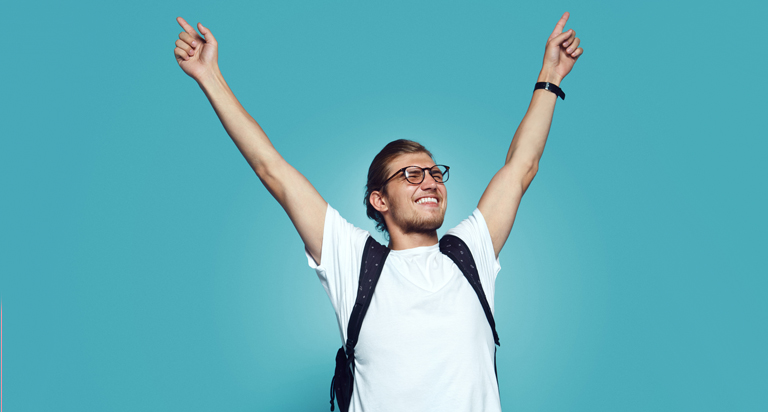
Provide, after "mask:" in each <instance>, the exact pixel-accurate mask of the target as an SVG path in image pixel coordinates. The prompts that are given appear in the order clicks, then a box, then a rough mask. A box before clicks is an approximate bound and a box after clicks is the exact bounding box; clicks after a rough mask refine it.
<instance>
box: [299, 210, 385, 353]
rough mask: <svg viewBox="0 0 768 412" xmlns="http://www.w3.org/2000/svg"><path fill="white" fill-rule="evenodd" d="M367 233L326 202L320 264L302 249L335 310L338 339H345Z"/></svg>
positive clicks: (368, 234)
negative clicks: (339, 333) (339, 336)
mask: <svg viewBox="0 0 768 412" xmlns="http://www.w3.org/2000/svg"><path fill="white" fill-rule="evenodd" d="M368 236H370V233H368V232H367V231H365V230H362V229H360V228H357V227H355V226H354V225H352V224H351V223H349V222H347V221H346V220H345V219H344V218H342V217H341V215H339V212H337V211H336V209H334V208H332V207H331V205H328V209H327V210H326V212H325V225H324V228H323V245H322V251H321V252H320V264H319V265H318V264H317V262H315V259H314V258H313V257H312V255H311V254H309V252H308V251H306V250H305V253H306V255H307V263H308V264H309V267H311V268H312V269H314V270H315V272H317V277H318V278H320V283H321V284H322V285H323V288H324V289H325V292H326V293H327V294H328V298H329V299H330V300H331V305H332V306H333V309H334V311H335V312H336V319H337V320H338V322H339V331H340V332H341V339H342V342H345V341H346V338H347V324H348V323H349V316H350V314H351V313H352V307H353V306H354V305H355V299H357V284H358V278H359V275H360V261H361V260H362V258H363V249H364V248H365V241H366V240H368Z"/></svg>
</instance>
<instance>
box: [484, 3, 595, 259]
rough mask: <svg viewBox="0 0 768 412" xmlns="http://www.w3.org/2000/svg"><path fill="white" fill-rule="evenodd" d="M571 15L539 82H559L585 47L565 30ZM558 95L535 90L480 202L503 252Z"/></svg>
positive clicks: (561, 24) (550, 45)
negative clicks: (504, 157) (500, 164)
mask: <svg viewBox="0 0 768 412" xmlns="http://www.w3.org/2000/svg"><path fill="white" fill-rule="evenodd" d="M569 16H570V15H569V14H568V13H567V12H566V13H565V14H563V17H561V18H560V21H558V22H557V25H556V26H555V29H554V30H553V31H552V34H551V35H550V36H549V38H548V39H547V46H546V49H545V51H544V64H543V65H542V68H541V72H540V73H539V78H538V80H537V82H549V83H552V84H554V85H556V86H559V85H560V82H561V81H562V80H563V79H564V78H565V76H566V75H567V74H568V73H569V72H570V71H571V69H572V68H573V65H574V63H576V60H577V59H578V58H579V56H581V54H582V53H583V52H584V50H583V49H582V48H581V47H579V39H578V38H577V37H576V32H574V31H573V30H572V29H571V30H568V31H565V32H564V31H563V29H564V28H565V23H566V22H567V21H568V17H569ZM556 101H557V96H556V95H555V94H554V93H552V92H550V91H547V90H543V89H539V90H536V91H534V92H533V97H532V98H531V104H530V105H529V106H528V111H527V112H526V113H525V117H523V120H522V122H520V126H518V128H517V131H516V132H515V136H514V137H513V138H512V143H511V144H510V145H509V151H508V152H507V159H506V162H505V163H504V166H503V167H502V168H501V170H499V171H498V172H497V173H496V175H495V176H494V177H493V179H491V183H490V184H489V185H488V187H487V188H486V189H485V192H484V193H483V196H482V197H481V198H480V203H479V204H478V205H477V207H478V209H480V212H481V213H482V214H483V217H484V218H485V220H486V223H487V224H488V229H489V230H490V232H491V240H492V241H493V249H494V250H495V252H496V256H499V252H501V248H502V247H503V246H504V243H505V242H506V241H507V238H508V237H509V232H510V231H511V230H512V225H513V224H514V223H515V215H516V214H517V209H518V207H519V206H520V200H521V199H522V198H523V194H524V193H525V191H526V190H528V186H530V184H531V182H532V181H533V178H534V176H536V172H537V171H538V169H539V159H541V155H542V153H543V152H544V145H545V144H546V143H547V135H549V127H550V125H551V124H552V115H553V113H554V112H555V102H556Z"/></svg>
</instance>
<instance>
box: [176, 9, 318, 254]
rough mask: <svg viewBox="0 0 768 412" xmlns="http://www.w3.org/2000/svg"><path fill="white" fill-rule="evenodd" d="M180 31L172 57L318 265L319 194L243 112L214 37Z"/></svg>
mask: <svg viewBox="0 0 768 412" xmlns="http://www.w3.org/2000/svg"><path fill="white" fill-rule="evenodd" d="M177 21H178V22H179V24H180V25H181V27H182V28H183V29H184V32H182V33H180V34H179V40H177V41H176V46H177V47H176V49H175V50H174V54H175V56H176V60H177V62H178V63H179V66H180V67H181V69H182V70H184V72H185V73H187V74H188V75H189V76H190V77H192V78H193V79H195V80H196V81H197V83H198V84H199V85H200V88H201V89H202V90H203V92H204V93H205V95H206V96H207V97H208V100H209V101H210V102H211V105H212V106H213V109H214V110H215V111H216V114H217V115H218V116H219V120H221V124H222V125H223V126H224V129H225V130H226V131H227V133H228V134H229V136H230V137H231V138H232V141H233V142H234V143H235V145H236V146H237V148H238V149H239V150H240V153H242V155H243V156H244V157H245V159H246V160H247V161H248V164H250V165H251V168H252V169H253V171H254V172H256V174H257V175H258V176H259V179H260V180H261V182H262V183H263V184H264V186H266V188H267V190H269V193H271V194H272V196H274V197H275V199H276V200H277V201H278V202H279V203H280V205H281V206H282V207H283V209H284V210H285V211H286V213H288V217H289V218H290V219H291V222H293V225H294V226H295V227H296V230H297V231H298V232H299V236H301V240H302V241H304V245H305V246H306V248H307V250H308V251H309V253H310V254H311V255H312V257H313V258H314V259H315V261H316V262H317V263H318V264H319V263H320V255H321V251H322V243H323V226H324V223H325V213H326V209H327V204H326V202H325V200H323V198H322V196H320V193H318V192H317V190H315V188H314V187H313V186H312V184H311V183H310V182H309V180H307V178H305V177H304V176H303V175H302V174H301V173H299V171H298V170H296V169H295V168H294V167H293V166H291V165H290V164H288V162H286V161H285V159H283V157H282V156H281V155H280V153H278V152H277V150H275V147H274V146H273V145H272V142H270V141H269V138H267V135H266V134H265V133H264V131H263V130H262V129H261V126H259V124H258V123H257V122H256V120H254V119H253V117H251V116H250V115H249V114H248V112H246V111H245V109H244V108H243V106H242V105H241V104H240V102H239V101H238V100H237V98H236V97H235V95H234V93H232V90H231V89H230V88H229V86H228V85H227V83H226V81H224V77H223V76H222V74H221V71H220V70H219V66H218V43H217V42H216V39H215V38H214V37H213V34H212V33H211V32H210V30H208V29H207V28H206V27H204V26H203V25H202V24H200V23H198V28H199V29H200V33H202V34H203V35H204V36H205V38H202V37H200V35H198V34H197V32H196V31H195V29H194V28H192V26H190V25H189V24H188V23H187V22H186V21H184V19H182V18H181V17H179V18H177Z"/></svg>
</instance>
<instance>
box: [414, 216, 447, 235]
mask: <svg viewBox="0 0 768 412" xmlns="http://www.w3.org/2000/svg"><path fill="white" fill-rule="evenodd" d="M443 220H445V216H444V215H440V216H439V217H435V218H432V219H424V220H419V221H416V222H410V224H409V225H408V226H406V227H405V230H404V232H405V233H432V232H434V231H436V230H437V229H440V227H441V226H443Z"/></svg>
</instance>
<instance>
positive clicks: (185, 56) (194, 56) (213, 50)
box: [173, 17, 219, 82]
mask: <svg viewBox="0 0 768 412" xmlns="http://www.w3.org/2000/svg"><path fill="white" fill-rule="evenodd" d="M176 21H177V22H179V25H181V27H182V28H183V29H184V31H183V32H181V33H179V40H176V48H175V49H174V50H173V54H174V55H175V56H176V61H177V62H178V63H179V67H181V69H182V70H184V73H186V74H188V75H189V76H190V77H192V78H193V79H195V80H196V81H198V82H200V80H201V79H202V78H203V77H205V76H206V75H208V74H212V73H214V72H215V70H217V69H218V64H219V44H218V43H217V42H216V38H215V37H213V33H211V31H210V30H208V28H206V27H204V26H203V25H202V23H197V28H198V29H199V30H200V33H202V35H203V36H204V37H201V36H200V35H199V34H197V32H196V31H195V29H194V28H193V27H192V26H190V25H189V23H187V22H186V20H184V19H182V18H181V17H177V18H176Z"/></svg>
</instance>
